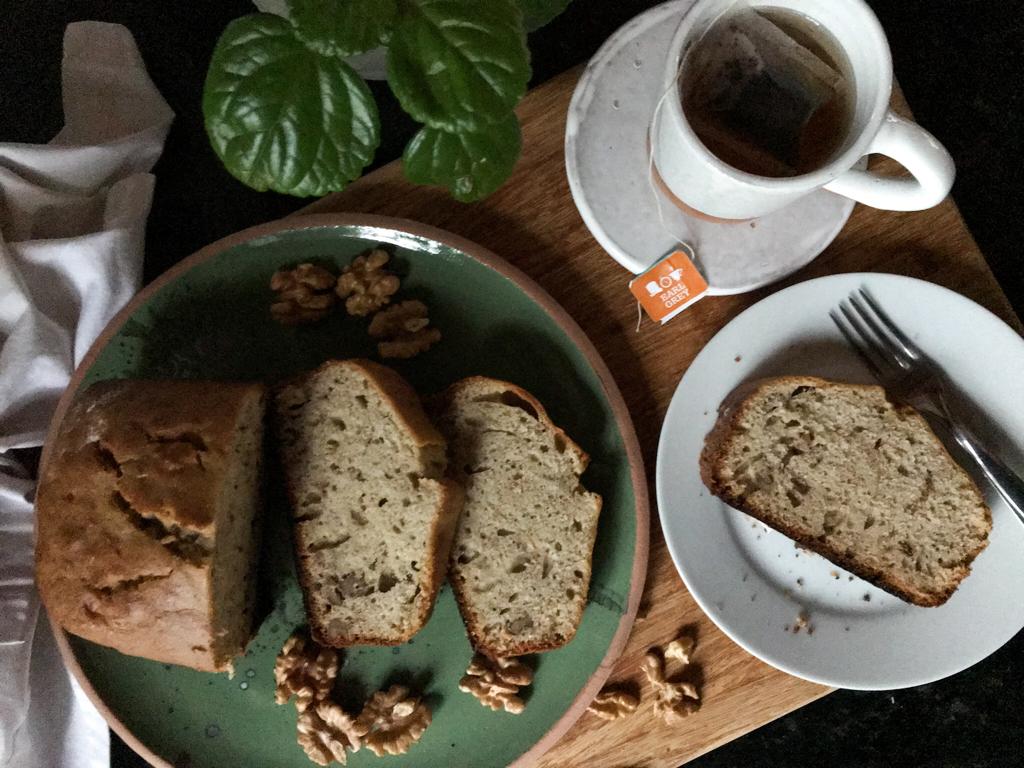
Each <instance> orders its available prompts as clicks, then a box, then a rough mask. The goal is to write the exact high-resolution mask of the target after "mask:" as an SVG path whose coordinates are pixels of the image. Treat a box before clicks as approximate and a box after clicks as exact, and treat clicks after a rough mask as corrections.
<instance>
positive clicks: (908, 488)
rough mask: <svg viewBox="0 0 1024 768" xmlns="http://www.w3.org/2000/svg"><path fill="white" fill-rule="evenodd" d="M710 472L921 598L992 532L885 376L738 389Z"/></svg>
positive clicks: (747, 504) (749, 508)
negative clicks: (871, 381)
mask: <svg viewBox="0 0 1024 768" xmlns="http://www.w3.org/2000/svg"><path fill="white" fill-rule="evenodd" d="M701 477H702V478H703V480H704V483H705V485H707V487H708V488H709V489H710V490H711V492H712V493H713V494H715V495H716V496H718V497H719V498H720V499H722V500H723V501H725V502H726V503H727V504H729V505H731V506H733V507H735V508H736V509H739V510H741V511H743V512H746V513H747V514H749V515H752V516H753V517H756V518H757V519H759V520H761V521H762V522H763V523H765V524H766V525H769V526H771V527H772V528H775V529H776V530H778V531H780V532H782V533H784V534H785V535H786V536H789V537H790V538H792V539H795V540H796V541H798V542H800V544H802V545H803V546H805V547H807V548H808V549H810V550H812V551H814V552H817V553H818V554H820V555H822V556H824V557H826V558H828V559H829V560H831V561H832V562H834V563H836V564H837V565H840V566H842V567H844V568H847V569H849V570H850V571H852V572H853V573H856V574H857V575H858V576H860V577H862V578H864V579H866V580H867V581H870V582H871V583H872V584H875V585H876V586H878V587H881V588H882V589H884V590H886V591H888V592H891V593H892V594H894V595H896V596H898V597H900V598H902V599H904V600H907V601H909V602H911V603H915V604H916V605H923V606H935V605H941V604H942V603H944V602H945V601H946V600H948V599H949V597H950V595H952V594H953V592H954V591H956V588H957V586H958V585H959V584H960V582H961V581H963V579H964V578H965V577H966V576H967V575H968V574H969V573H970V570H971V561H973V560H974V558H975V557H976V556H977V555H978V553H979V552H981V550H983V549H984V548H985V546H986V544H987V543H988V534H989V531H990V530H991V527H992V518H991V515H990V513H989V510H988V508H987V507H986V506H985V502H984V499H983V498H982V495H981V493H980V491H979V490H978V488H977V486H975V484H974V482H973V481H972V480H971V478H970V477H969V476H968V475H967V473H966V472H964V470H963V469H961V468H960V466H958V465H957V464H956V462H954V461H953V459H952V458H951V457H950V455H949V454H948V453H947V452H946V449H945V447H944V446H943V445H942V443H941V442H939V440H938V438H936V437H935V435H934V434H933V433H932V431H931V429H930V428H929V426H928V423H927V422H926V421H925V420H924V418H922V417H921V415H920V414H919V413H917V411H915V410H914V409H912V408H910V407H907V406H897V405H893V404H892V403H891V402H889V400H888V399H887V398H886V395H885V391H884V390H883V389H882V388H881V387H878V386H868V385H858V384H842V383H838V382H832V381H826V380H824V379H817V378H812V377H797V376H785V377H781V378H774V379H762V380H760V381H756V382H753V383H752V384H749V385H746V386H744V387H743V388H742V389H741V390H737V392H735V393H734V394H733V395H732V396H730V397H729V398H728V399H727V400H726V402H725V403H723V404H722V407H721V409H720V413H719V417H718V422H717V423H716V425H715V427H714V429H713V430H712V431H711V432H710V433H709V434H708V436H707V439H706V441H705V445H704V451H703V453H702V455H701Z"/></svg>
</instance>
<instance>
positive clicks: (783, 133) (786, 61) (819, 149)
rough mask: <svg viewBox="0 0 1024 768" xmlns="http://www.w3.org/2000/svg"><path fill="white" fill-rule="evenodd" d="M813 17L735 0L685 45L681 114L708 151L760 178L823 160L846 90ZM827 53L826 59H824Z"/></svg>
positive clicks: (842, 119)
mask: <svg viewBox="0 0 1024 768" xmlns="http://www.w3.org/2000/svg"><path fill="white" fill-rule="evenodd" d="M815 33H816V30H815V29H814V22H813V21H811V20H810V19H807V18H805V17H803V16H800V15H799V14H796V13H793V12H787V11H781V10H780V9H768V10H767V11H766V12H765V13H762V12H760V11H758V10H757V9H755V8H752V7H751V6H750V5H748V4H747V3H746V2H737V3H735V4H734V5H733V6H732V7H731V8H730V9H729V10H728V11H726V12H725V13H724V14H723V15H722V16H720V17H719V18H718V19H717V20H716V21H715V22H714V23H712V24H711V25H710V27H709V28H708V30H707V32H706V33H705V34H704V36H703V37H702V38H701V39H700V40H699V41H698V42H697V43H696V44H695V45H694V46H693V47H692V48H691V50H690V51H689V53H688V54H687V56H686V58H685V59H684V61H683V65H682V70H681V83H680V90H681V97H682V99H683V109H684V112H685V114H686V117H687V119H688V120H689V122H690V124H691V125H692V126H693V128H694V130H695V131H696V133H697V135H698V136H699V137H700V139H701V141H702V142H703V143H704V144H705V146H707V147H708V149H710V150H711V151H712V152H713V153H714V154H715V155H717V156H718V157H719V158H720V159H721V160H723V161H725V162H726V163H728V164H730V165H732V166H734V167H736V168H739V169H740V170H744V171H748V172H750V173H756V174H758V175H762V176H794V175H797V174H800V173H806V172H808V171H810V170H814V168H815V167H817V166H819V165H822V164H824V163H825V162H827V160H828V159H829V156H830V155H831V154H832V153H833V152H834V151H835V149H836V148H837V146H838V144H839V143H840V142H841V139H842V136H841V135H839V134H841V133H842V132H843V131H844V130H845V127H846V122H847V116H846V114H845V113H846V107H845V102H846V98H845V94H846V93H847V92H848V91H849V90H850V88H849V87H848V84H847V82H846V78H845V77H844V74H843V73H842V71H841V68H840V66H838V65H837V64H835V63H834V62H835V59H836V58H841V57H842V56H843V54H842V52H840V51H835V52H833V55H832V56H830V55H829V52H826V48H827V46H828V41H827V40H825V39H823V38H820V37H818V36H817V35H816V34H815ZM830 58H831V59H832V61H830V60H829V59H830Z"/></svg>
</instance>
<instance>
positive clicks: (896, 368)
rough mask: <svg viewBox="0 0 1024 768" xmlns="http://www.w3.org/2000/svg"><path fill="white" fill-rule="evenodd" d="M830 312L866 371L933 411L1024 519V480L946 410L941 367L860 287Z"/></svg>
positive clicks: (906, 399) (922, 408)
mask: <svg viewBox="0 0 1024 768" xmlns="http://www.w3.org/2000/svg"><path fill="white" fill-rule="evenodd" d="M828 314H829V317H831V318H832V322H834V323H835V324H836V326H837V327H838V328H839V330H840V332H841V333H842V334H843V336H844V337H845V338H846V341H847V342H848V343H849V344H850V346H851V347H853V349H854V350H856V352H857V353H858V354H859V355H860V356H861V358H863V360H864V362H866V363H867V365H868V367H869V368H870V369H871V372H872V373H873V374H874V375H875V378H877V379H878V381H879V383H881V384H882V386H883V387H885V389H886V391H887V392H889V394H891V395H892V396H893V397H895V398H896V399H897V400H900V401H902V402H904V403H907V404H909V405H912V406H914V407H915V408H917V409H918V410H919V411H925V412H927V413H929V414H931V415H932V416H934V417H937V418H938V419H939V420H940V421H941V422H942V423H943V425H944V426H945V427H946V428H947V429H948V430H949V433H950V434H951V435H952V436H953V439H955V440H956V442H957V443H958V444H959V445H960V447H961V448H963V449H964V451H965V452H966V453H967V455H968V456H970V457H971V459H972V460H973V461H974V462H975V463H976V464H977V466H978V469H980V470H981V472H982V474H983V475H985V477H986V479H987V480H988V481H989V482H990V483H991V484H992V487H994V488H995V489H996V491H998V492H999V495H1000V496H1002V497H1003V500H1004V501H1005V502H1006V503H1007V504H1008V505H1009V507H1010V509H1012V510H1013V511H1014V512H1015V513H1016V514H1017V517H1019V518H1020V520H1021V522H1022V523H1024V480H1022V479H1021V478H1020V476H1019V475H1017V474H1016V473H1015V472H1014V471H1013V470H1011V469H1010V468H1009V467H1007V466H1006V464H1004V463H1003V461H1002V460H1001V459H999V458H998V457H996V456H994V455H993V454H992V453H991V452H989V451H988V450H987V449H986V448H985V447H984V445H983V444H982V443H981V441H980V440H979V439H978V438H977V437H975V436H974V435H973V434H972V433H971V432H970V430H968V429H967V427H965V426H964V425H963V424H961V423H960V422H959V420H958V419H956V418H954V416H953V414H952V413H951V412H950V408H949V403H948V395H947V390H948V386H949V385H948V384H947V383H946V375H945V373H943V371H942V369H941V368H940V367H939V366H938V365H937V364H936V363H935V361H933V360H932V359H931V358H930V357H928V355H927V354H925V353H924V351H923V350H921V348H920V347H918V346H917V345H916V344H915V343H914V342H913V341H911V340H910V338H909V337H908V336H907V335H906V334H905V333H904V332H903V331H901V330H900V328H899V326H897V325H896V324H895V323H894V322H893V321H892V319H891V318H890V317H889V315H888V314H887V313H886V312H885V310H883V309H882V308H881V307H880V306H879V304H878V302H877V301H875V300H874V298H872V296H871V294H869V293H868V292H867V291H866V290H864V289H863V288H861V289H860V290H857V291H855V292H853V293H851V294H850V296H849V297H848V298H847V299H846V300H845V301H842V302H840V303H839V307H838V308H837V309H833V310H831V311H830V312H829V313H828Z"/></svg>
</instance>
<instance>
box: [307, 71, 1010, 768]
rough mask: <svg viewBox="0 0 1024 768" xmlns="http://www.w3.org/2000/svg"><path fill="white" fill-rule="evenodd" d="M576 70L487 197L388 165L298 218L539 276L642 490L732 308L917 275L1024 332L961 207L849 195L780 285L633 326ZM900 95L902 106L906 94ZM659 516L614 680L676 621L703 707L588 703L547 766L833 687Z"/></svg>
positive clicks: (649, 747) (790, 706)
mask: <svg viewBox="0 0 1024 768" xmlns="http://www.w3.org/2000/svg"><path fill="white" fill-rule="evenodd" d="M580 72H581V69H580V68H577V69H574V70H570V71H569V72H566V73H564V74H563V75H561V76H559V77H557V78H555V79H554V80H551V81H549V82H548V83H546V84H544V85H542V86H540V87H539V88H536V89H535V90H533V91H531V92H530V94H529V95H528V96H527V97H526V98H525V99H524V100H523V102H522V104H521V105H520V107H519V110H518V112H519V116H520V118H521V121H522V126H523V155H522V157H521V158H520V160H519V164H518V165H517V166H516V171H515V174H514V175H513V176H512V178H511V179H510V180H509V182H508V183H506V184H505V186H504V187H502V188H501V189H500V190H499V191H498V192H496V193H495V194H494V195H492V196H491V197H490V198H488V199H487V200H485V201H483V202H480V203H476V204H473V205H464V204H461V203H457V202H455V201H453V200H452V199H451V198H450V197H449V196H448V195H447V193H445V192H444V191H442V190H437V189H429V188H425V187H415V186H412V185H411V184H409V183H408V182H407V181H406V180H405V179H404V177H403V176H402V169H401V165H400V163H398V162H395V163H392V164H390V165H387V166H385V167H383V168H381V169H379V170H377V171H375V172H374V173H371V174H369V175H368V176H365V177H364V178H362V179H360V180H358V181H357V182H355V183H353V184H352V185H351V186H350V187H349V188H348V189H346V190H345V191H344V192H341V193H338V194H335V195H332V196H329V197H326V198H324V199H322V200H319V201H318V202H316V203H314V204H313V205H312V206H310V207H308V208H306V209H304V210H303V211H302V213H312V212H317V213H323V212H328V211H350V212H364V213H380V214H387V215H390V216H402V217H406V218H409V219H415V220H417V221H421V222H424V223H427V224H432V225H434V226H437V227H442V228H444V229H447V230H450V231H452V232H455V233H457V234H459V235H462V236H463V237H466V238H469V239H470V240H474V241H476V242H478V243H480V244H481V245H483V246H486V247H487V248H490V249H491V250H492V251H494V252H495V253H497V254H499V255H500V256H503V257H504V258H505V259H507V260H508V261H510V262H512V263H513V264H515V265H516V266H517V267H519V268H520V269H522V270H523V271H524V272H526V273H527V274H529V275H530V276H531V277H533V278H534V279H535V280H536V281H537V282H538V283H540V285H541V286H543V287H544V288H545V289H547V291H548V292H549V293H550V294H551V295H552V296H554V298H555V299H556V300H557V301H558V302H559V303H560V304H561V305H562V306H563V307H565V309H566V310H567V311H568V312H569V314H571V315H572V316H573V317H574V318H575V319H576V321H577V322H578V323H579V324H580V326H581V327H582V328H583V330H584V331H585V332H586V333H587V335H588V336H589V337H590V338H591V340H592V341H593V342H594V344H595V345H596V346H597V348H598V351H600V353H601V355H602V356H603V357H604V359H605V361H606V362H607V364H608V367H609V368H610V369H611V371H612V373H613V374H614V375H615V378H616V380H617V382H618V384H619V387H620V389H621V390H622V394H623V396H624V397H625V399H626V404H627V405H628V406H629V408H630V410H631V412H632V416H633V420H634V423H635V424H636V429H637V433H638V435H639V438H640V444H641V447H642V449H643V452H644V461H645V463H646V468H647V476H648V482H649V483H651V485H652V486H653V477H654V463H655V461H654V459H655V451H656V449H657V444H658V434H659V430H660V427H661V421H662V418H663V417H664V415H665V411H666V409H667V408H668V403H669V399H670V398H671V396H672V394H673V392H674V391H675V388H676V385H677V384H678V382H679V378H680V377H681V376H682V374H683V372H684V371H685V370H686V368H687V366H688V365H689V364H690V361H691V360H693V358H694V356H695V355H696V354H697V352H698V351H699V350H700V349H701V348H702V347H703V346H704V345H705V344H706V343H707V341H708V340H709V339H710V338H711V337H712V336H713V335H714V334H715V333H716V332H717V331H718V330H719V329H720V328H721V327H722V326H723V325H725V324H726V323H727V322H728V321H729V320H730V319H731V318H733V317H735V316H736V315H737V314H738V313H739V312H740V311H742V310H743V309H745V308H747V307H748V306H750V305H751V304H753V303H755V302H756V301H758V300H759V299H761V298H763V297H765V296H766V295H768V294H769V293H772V292H774V291H776V290H778V289H780V288H783V287H785V286H786V285H789V284H791V283H794V282H800V281H803V280H807V279H808V278H811V277H817V276H820V275H826V274H833V273H837V272H855V271H877V272H894V273H899V274H904V275H911V276H914V277H919V278H923V279H926V280H930V281H932V282H935V283H939V284H942V285H945V286H947V287H949V288H952V289H954V290H956V291H959V292H960V293H962V294H964V295H965V296H968V297H970V298H971V299H974V300H975V301H977V302H979V303H980V304H982V305H983V306H985V307H988V308H989V309H991V310H992V311H993V312H995V313H996V314H997V315H999V316H1000V317H1001V318H1002V319H1004V320H1005V321H1007V322H1008V323H1010V324H1011V325H1013V326H1014V327H1015V328H1017V329H1018V330H1019V329H1020V323H1019V321H1018V320H1017V318H1016V317H1015V315H1014V313H1013V310H1012V308H1011V307H1010V305H1009V303H1008V302H1007V300H1006V297H1005V296H1004V295H1003V293H1002V290H1001V289H1000V287H999V285H998V284H997V283H996V281H995V278H994V277H993V276H992V273H991V271H990V270H989V268H988V265H987V264H986V263H985V259H984V257H983V256H982V255H981V253H980V252H979V251H978V247H977V245H976V244H975V242H974V240H973V238H972V237H971V234H970V233H969V232H968V231H967V227H966V226H965V224H964V221H963V219H962V218H961V217H960V213H959V211H958V210H957V208H956V206H955V205H954V203H953V202H952V200H947V201H946V202H945V203H943V204H942V205H940V206H938V207H937V208H934V209H932V210H930V211H925V212H922V213H890V212H885V211H877V210H874V209H870V208H865V207H863V206H857V208H856V209H855V210H854V212H853V216H852V217H851V218H850V221H849V223H848V224H847V226H846V228H845V229H844V230H843V231H842V233H841V234H840V235H839V237H838V238H837V239H836V240H835V242H834V243H833V244H832V245H831V246H830V247H829V248H828V249H827V250H826V251H825V252H824V253H823V254H822V255H821V256H819V257H818V258H817V259H816V260H815V261H814V262H813V263H812V264H811V265H809V266H808V267H806V268H804V269H803V270H801V271H800V272H798V273H797V274H796V275H794V276H793V277H792V278H790V279H789V280H787V281H784V282H782V283H779V284H777V285H773V286H771V287H769V288H765V289H761V290H758V291H755V292H753V293H749V294H745V295H741V296H729V297H712V298H705V299H704V300H702V301H700V302H698V303H697V304H695V305H694V306H693V307H691V308H690V309H687V310H686V311H685V312H683V313H682V315H680V316H679V317H677V318H675V319H674V320H672V321H671V322H670V323H668V324H667V325H666V326H664V327H659V326H656V325H654V324H653V323H651V322H650V321H645V322H644V324H643V325H642V326H641V328H640V330H639V332H638V331H637V330H636V323H637V310H636V303H635V302H634V300H633V299H632V297H631V296H630V294H629V292H628V290H627V288H626V284H627V282H628V280H629V279H630V277H631V275H630V274H629V273H628V272H627V271H626V270H624V269H623V268H622V267H620V266H619V265H618V264H616V263H615V262H614V261H612V259H611V258H610V257H609V256H608V255H607V254H606V253H605V252H604V251H603V250H602V249H601V247H600V246H599V245H598V244H597V242H596V241H595V240H594V239H593V238H592V237H591V235H590V233H589V232H588V231H587V228H586V227H585V226H584V224H583V221H582V219H581V218H580V215H579V213H577V211H576V207H575V206H574V205H573V202H572V197H571V196H570V193H569V185H568V182H567V180H566V177H565V167H564V162H563V139H564V134H565V118H566V110H567V108H568V105H569V98H570V96H571V95H572V91H573V88H574V87H575V85H576V81H577V80H578V78H579V75H580ZM894 105H895V106H896V108H897V109H898V110H899V111H903V112H905V113H906V112H907V108H906V104H905V102H904V101H903V98H902V96H901V95H899V94H897V95H896V96H895V98H894ZM887 165H893V166H894V164H892V163H891V161H887V160H884V161H882V162H880V163H879V164H878V166H879V167H880V168H882V169H884V170H887V171H889V172H894V171H895V167H888V168H887V167H886V166H887ZM654 498H655V495H654V489H653V487H651V499H652V500H653V499H654ZM652 503H653V502H652ZM655 513H656V510H653V509H652V521H651V548H650V565H649V568H648V575H647V588H646V591H645V598H644V605H647V606H649V610H648V613H647V617H646V618H645V619H642V620H640V621H638V623H637V624H636V626H635V628H634V630H633V633H632V635H631V637H630V640H629V644H628V646H627V647H626V650H625V652H624V653H623V655H622V657H621V659H620V660H619V662H618V663H617V664H616V666H615V669H614V671H613V673H612V677H611V680H626V679H632V680H639V679H640V678H641V675H640V660H641V659H642V658H643V655H644V652H645V651H646V650H647V649H648V648H649V647H651V646H653V645H660V644H664V643H667V642H668V641H670V640H672V639H673V638H675V637H676V636H677V635H678V634H679V631H680V630H681V629H682V628H684V627H685V628H688V629H689V630H690V631H695V632H696V636H697V639H698V648H697V652H696V654H695V663H697V664H699V665H700V670H701V673H702V675H703V680H704V683H703V689H702V690H703V699H704V703H703V706H702V707H701V709H700V711H699V712H698V713H697V714H695V715H693V716H691V717H689V718H687V719H686V720H684V721H682V722H681V723H680V724H677V725H675V726H668V725H666V724H664V723H663V722H662V721H661V720H660V719H658V718H657V717H655V716H654V714H653V712H652V711H651V704H650V698H649V697H647V700H646V701H645V702H644V704H643V705H641V708H640V709H639V710H638V711H637V712H636V713H635V714H633V715H632V716H630V717H627V718H624V719H621V720H618V721H614V722H605V721H603V720H599V719H597V718H596V717H594V716H593V715H592V714H585V715H584V716H583V717H582V718H581V719H580V720H579V721H578V722H577V723H576V725H575V726H574V727H573V728H572V730H570V731H569V733H568V734H566V736H565V737H563V738H562V740H561V741H560V742H559V743H558V744H557V745H556V746H555V747H554V748H553V749H552V750H551V751H550V752H549V753H548V754H547V755H546V756H545V757H544V758H543V759H542V760H541V762H540V765H542V766H550V767H551V768H554V767H555V766H558V768H568V767H569V766H587V768H613V767H618V766H622V767H625V766H644V767H645V768H648V767H649V768H670V767H672V766H678V765H680V764H681V763H684V762H686V761H687V760H690V759H692V758H694V757H696V756H697V755H700V754H702V753H704V752H707V751H708V750H711V749H714V748H715V747H717V746H719V745H721V744H723V743H725V742H727V741H730V740H732V739H735V738H736V737H738V736H741V735H742V734H744V733H747V732H748V731H751V730H753V729H754V728H757V727H758V726H761V725H763V724H764V723H767V722H769V721H771V720H774V719H775V718H777V717H779V716H781V715H784V714H786V713H787V712H790V711H792V710H794V709H796V708H797V707H801V706H803V705H804V704H807V703H808V702H810V701H813V700H814V699H817V698H819V697H821V696H824V695H825V694H827V693H829V691H830V689H828V688H824V687H822V686H819V685H814V684H812V683H808V682H805V681H803V680H799V679H797V678H795V677H790V676H789V675H787V674H785V673H783V672H779V671H777V670H775V669H773V668H772V667H769V666H767V665H766V664H763V663H762V662H760V661H758V660H757V659H755V658H754V657H753V656H750V655H749V654H748V653H746V652H745V651H743V650H742V649H740V648H739V647H738V646H737V645H735V644H734V643H733V642H732V641H731V640H729V639H728V638H727V637H725V635H723V634H722V633H721V632H720V631H719V630H718V629H717V628H716V627H715V625H714V624H712V623H711V621H710V620H709V619H707V618H706V617H705V616H704V614H703V612H702V611H701V610H700V608H698V607H697V605H696V603H694V601H693V598H691V597H690V595H689V593H688V592H687V591H686V588H685V587H684V586H683V584H682V582H681V580H680V579H679V576H678V574H677V573H676V570H675V568H674V567H673V565H672V562H671V560H670V558H669V555H668V551H667V550H666V548H665V542H664V540H663V539H662V536H661V530H660V528H659V527H658V524H657V515H656V514H655Z"/></svg>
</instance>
